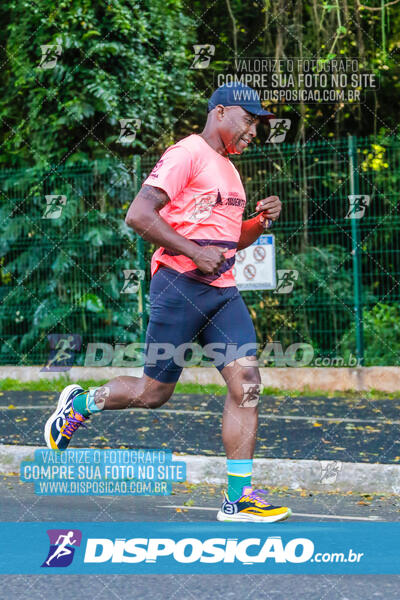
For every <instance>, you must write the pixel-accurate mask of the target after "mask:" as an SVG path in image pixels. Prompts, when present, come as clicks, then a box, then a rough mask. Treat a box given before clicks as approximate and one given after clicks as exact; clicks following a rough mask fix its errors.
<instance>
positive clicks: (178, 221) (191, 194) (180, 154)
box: [144, 134, 246, 287]
mask: <svg viewBox="0 0 400 600" xmlns="http://www.w3.org/2000/svg"><path fill="white" fill-rule="evenodd" d="M144 184H146V185H152V186H155V187H158V188H161V189H162V190H164V191H165V192H166V193H167V195H168V197H169V199H170V202H168V204H166V206H164V207H163V208H162V209H161V210H160V216H161V217H162V218H163V219H164V220H165V221H166V222H167V223H169V225H171V227H173V228H174V229H175V231H177V232H178V233H179V234H180V235H182V236H184V237H185V238H188V239H190V240H192V241H194V242H196V243H197V244H199V245H200V246H220V247H222V248H229V250H228V251H227V252H225V253H224V256H225V257H226V261H225V263H224V264H223V265H222V266H221V268H220V269H219V271H218V273H216V274H215V275H206V274H205V273H202V272H201V271H200V269H199V268H198V267H197V265H196V264H195V263H194V262H193V261H192V260H191V259H190V258H188V257H187V256H183V255H181V254H178V253H176V252H173V251H172V250H168V249H166V248H163V247H161V248H158V250H156V251H155V252H154V254H153V257H152V260H151V275H152V276H153V275H154V273H155V272H156V271H157V269H158V268H159V266H160V265H161V264H163V265H166V266H168V267H171V268H172V269H175V270H176V271H179V272H180V273H185V275H187V276H188V277H191V278H192V279H197V280H198V281H203V282H204V283H208V284H210V285H214V286H217V287H229V286H234V285H236V284H235V279H234V277H233V274H232V267H233V265H234V262H235V253H236V248H237V243H238V241H239V238H240V231H241V227H242V215H243V211H244V207H245V205H246V194H245V191H244V188H243V185H242V182H241V179H240V175H239V173H238V171H237V169H236V168H235V167H234V165H233V164H232V163H231V161H230V160H229V158H225V157H224V156H221V155H220V154H218V152H216V151H215V150H213V148H211V146H210V145H209V144H207V142H206V141H205V140H204V139H203V138H202V137H201V136H199V135H196V134H193V135H189V136H188V137H186V138H184V139H183V140H180V141H179V142H178V143H176V144H174V145H173V146H170V147H169V148H167V150H166V151H165V152H164V154H163V155H162V157H161V158H160V160H159V161H158V163H157V164H156V166H155V167H154V169H153V170H152V171H151V173H150V175H149V176H148V177H147V179H146V181H145V182H144Z"/></svg>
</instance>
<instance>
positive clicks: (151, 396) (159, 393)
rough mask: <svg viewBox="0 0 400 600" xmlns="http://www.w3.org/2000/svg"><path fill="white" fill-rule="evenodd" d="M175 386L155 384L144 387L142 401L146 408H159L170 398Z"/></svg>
mask: <svg viewBox="0 0 400 600" xmlns="http://www.w3.org/2000/svg"><path fill="white" fill-rule="evenodd" d="M174 388H175V384H168V383H162V382H157V383H156V384H152V385H149V386H146V387H145V389H144V390H143V394H142V401H143V404H144V406H145V407H146V408H151V409H155V408H160V406H162V405H163V404H165V403H166V402H168V400H169V399H170V398H171V396H172V394H173V391H174Z"/></svg>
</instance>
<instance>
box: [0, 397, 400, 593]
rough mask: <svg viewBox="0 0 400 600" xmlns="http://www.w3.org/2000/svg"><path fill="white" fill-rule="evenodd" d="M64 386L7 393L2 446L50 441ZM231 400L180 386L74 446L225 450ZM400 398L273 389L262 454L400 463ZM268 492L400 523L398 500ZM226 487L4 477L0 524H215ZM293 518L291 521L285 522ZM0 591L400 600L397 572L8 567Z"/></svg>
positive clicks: (306, 509)
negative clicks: (66, 487) (162, 493)
mask: <svg viewBox="0 0 400 600" xmlns="http://www.w3.org/2000/svg"><path fill="white" fill-rule="evenodd" d="M56 400H57V394H53V393H43V392H29V393H26V392H3V393H2V394H1V395H0V443H8V444H27V445H39V446H43V438H42V428H43V424H44V422H45V420H46V419H47V416H48V415H49V413H50V412H51V411H52V410H53V407H54V405H55V402H56ZM222 407H223V397H213V396H185V395H175V396H174V397H173V398H172V399H171V400H170V401H169V402H168V403H167V404H166V405H165V406H164V407H163V410H162V411H160V410H157V411H139V410H135V411H118V412H113V413H111V412H109V413H107V412H106V413H104V414H102V415H99V416H98V417H96V418H93V419H92V420H91V423H90V427H89V429H88V430H87V431H79V432H78V434H77V435H76V436H75V437H74V446H86V447H87V446H94V447H117V448H118V447H120V446H124V447H136V448H155V447H158V448H163V447H165V448H169V449H171V450H173V451H180V452H187V453H193V454H210V455H215V454H217V455H223V448H222V441H221V433H220V424H221V413H222ZM399 408H400V400H389V399H388V400H374V401H373V402H371V401H369V400H367V399H363V398H359V399H338V398H334V399H329V398H325V397H321V398H315V397H313V398H304V397H301V398H289V397H288V398H286V399H279V398H272V397H264V398H263V401H262V404H261V410H260V413H261V418H260V428H259V438H258V445H257V451H256V456H258V457H271V458H275V457H281V458H310V459H312V458H317V459H319V460H324V459H332V460H334V459H337V460H345V461H357V462H384V463H394V464H396V463H398V462H399V461H400V447H399V439H400V436H399V429H398V428H399V421H398V420H397V419H398V411H399ZM270 492H271V494H270V501H271V502H272V503H274V504H281V505H282V504H284V505H288V506H290V507H291V508H292V511H293V516H292V518H291V521H309V522H312V521H313V522H315V521H326V522H331V523H332V522H338V521H346V520H350V521H351V520H361V521H374V520H384V521H398V520H400V499H399V497H396V496H393V495H387V496H382V495H380V496H368V495H357V494H334V493H312V492H296V491H292V490H285V489H281V490H278V489H273V490H270ZM220 501H221V488H218V487H217V486H188V485H184V484H178V485H176V486H175V487H174V493H173V495H171V496H167V497H140V496H137V497H130V498H129V497H63V496H60V497H46V496H35V494H34V491H33V484H26V483H20V482H19V480H18V478H16V477H2V478H1V479H0V514H1V520H2V521H38V522H51V521H55V520H57V521H67V522H68V521H92V522H95V521H99V522H101V521H173V522H182V521H191V522H199V523H200V522H206V521H213V520H214V518H215V514H216V512H217V510H218V507H219V504H220ZM276 525H277V527H285V523H278V524H276ZM0 580H1V585H0V600H22V599H23V600H25V599H26V598H29V600H44V599H46V600H47V599H50V598H56V599H57V600H64V599H65V600H67V599H68V600H70V599H71V598H75V597H81V596H82V595H85V596H86V597H87V598H90V599H95V600H122V599H123V600H130V599H135V600H178V599H179V600H192V599H196V600H215V599H216V598H218V597H223V598H227V599H236V598H237V599H242V598H247V597H248V598H254V599H255V600H264V599H265V600H287V599H288V598H290V599H295V600H298V599H299V600H302V599H303V598H304V599H307V600H361V599H362V600H365V599H366V598H368V600H375V599H385V600H386V599H387V600H400V576H397V575H390V576H389V575H385V576H383V575H368V576H367V575H363V576H351V575H344V576H338V575H329V576H328V575H296V576H295V575H283V576H282V575H251V576H250V575H229V576H227V575H153V576H150V575H104V576H95V575H89V576H84V577H83V576H81V575H80V576H79V575H66V576H61V575H51V576H48V575H38V576H34V575H30V576H21V575H19V576H12V575H8V576H7V575H6V576H3V577H1V578H0Z"/></svg>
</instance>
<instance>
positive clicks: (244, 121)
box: [217, 106, 259, 154]
mask: <svg viewBox="0 0 400 600" xmlns="http://www.w3.org/2000/svg"><path fill="white" fill-rule="evenodd" d="M217 110H218V119H219V127H218V129H219V133H220V136H221V139H222V142H223V144H224V146H225V149H226V151H227V153H228V154H241V153H242V152H243V150H244V149H245V148H247V146H248V145H249V144H250V143H251V142H252V140H253V138H254V137H255V136H256V135H257V125H258V123H259V119H258V117H255V116H253V115H251V114H250V113H248V112H247V111H246V110H244V109H243V108H242V107H241V106H218V107H217Z"/></svg>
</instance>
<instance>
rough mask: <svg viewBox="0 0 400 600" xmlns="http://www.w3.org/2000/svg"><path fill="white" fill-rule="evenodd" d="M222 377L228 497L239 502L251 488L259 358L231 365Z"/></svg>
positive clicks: (248, 358)
mask: <svg viewBox="0 0 400 600" xmlns="http://www.w3.org/2000/svg"><path fill="white" fill-rule="evenodd" d="M221 374H222V376H223V378H224V379H225V382H226V384H227V388H228V393H227V397H226V400H225V408H224V412H223V415H222V441H223V444H224V448H225V452H226V457H227V472H228V498H229V500H231V501H232V502H235V501H236V500H238V499H239V498H240V497H241V496H242V491H243V488H244V487H250V486H251V475H252V470H253V454H254V447H255V443H256V435H257V425H258V397H259V393H260V390H261V385H260V383H261V377H260V372H259V369H258V366H257V359H256V357H255V356H251V357H242V358H239V359H237V360H235V361H233V362H231V363H230V364H229V365H227V366H226V367H224V368H223V369H222V371H221Z"/></svg>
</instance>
